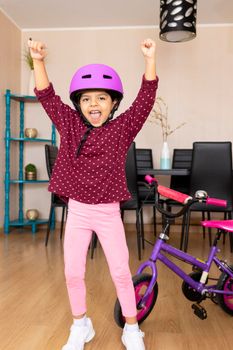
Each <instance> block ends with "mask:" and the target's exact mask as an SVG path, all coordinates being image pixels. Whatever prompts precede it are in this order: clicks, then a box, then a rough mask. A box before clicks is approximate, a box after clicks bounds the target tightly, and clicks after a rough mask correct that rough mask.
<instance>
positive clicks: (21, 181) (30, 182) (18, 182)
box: [9, 180, 49, 184]
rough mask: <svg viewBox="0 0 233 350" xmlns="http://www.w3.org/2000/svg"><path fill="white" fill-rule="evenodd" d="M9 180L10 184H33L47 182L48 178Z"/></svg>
mask: <svg viewBox="0 0 233 350" xmlns="http://www.w3.org/2000/svg"><path fill="white" fill-rule="evenodd" d="M9 182H10V183H12V184H33V183H38V182H39V183H44V182H49V180H10V181H9Z"/></svg>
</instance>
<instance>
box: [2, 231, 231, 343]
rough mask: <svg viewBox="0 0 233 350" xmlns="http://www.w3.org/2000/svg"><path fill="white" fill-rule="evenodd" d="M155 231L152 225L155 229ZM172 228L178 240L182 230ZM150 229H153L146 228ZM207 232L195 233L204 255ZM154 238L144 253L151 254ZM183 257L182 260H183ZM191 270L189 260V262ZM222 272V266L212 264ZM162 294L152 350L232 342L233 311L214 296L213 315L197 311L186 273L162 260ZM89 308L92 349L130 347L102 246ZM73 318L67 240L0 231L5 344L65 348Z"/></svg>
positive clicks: (150, 327) (93, 265) (194, 246)
mask: <svg viewBox="0 0 233 350" xmlns="http://www.w3.org/2000/svg"><path fill="white" fill-rule="evenodd" d="M148 231H149V230H148ZM176 231H177V232H172V233H171V242H172V243H173V244H174V245H176V246H178V244H179V233H178V230H177V228H176ZM147 237H148V238H149V239H153V235H152V234H151V233H150V232H147ZM135 238H136V237H135V231H134V227H133V229H132V227H130V229H127V241H128V245H129V249H130V262H131V270H132V273H133V274H134V273H135V272H136V270H137V267H138V266H139V261H138V259H137V254H136V239H135ZM219 247H220V248H221V249H222V253H221V254H222V255H223V256H224V257H226V258H227V259H228V261H230V262H231V263H233V254H230V251H229V242H228V239H227V242H226V245H225V246H223V245H222V243H220V245H219ZM207 249H208V240H207V239H206V240H205V241H204V240H203V238H202V234H201V232H200V230H199V232H195V233H194V232H193V233H191V239H190V249H189V252H192V253H193V254H195V255H196V256H198V257H200V258H203V257H205V252H206V251H207ZM150 251H151V246H150V245H147V246H146V249H145V251H144V253H143V256H144V258H145V259H146V257H148V256H149V253H150ZM183 265H184V264H183V263H182V262H180V266H183ZM188 270H190V267H188ZM213 273H214V274H216V271H213ZM158 283H159V295H158V299H157V303H156V305H155V308H154V310H153V312H152V314H151V315H150V317H149V318H148V319H147V320H146V321H145V322H144V323H143V324H142V326H141V328H142V330H143V331H145V332H146V337H145V344H146V349H147V350H149V349H150V350H152V349H153V350H154V349H155V350H199V349H201V350H209V349H211V350H232V349H233V317H231V316H229V315H227V314H226V313H224V312H223V310H222V309H221V308H220V307H219V306H217V305H215V304H213V303H212V302H211V301H206V302H204V304H203V305H204V306H205V308H206V309H207V311H208V318H207V319H206V320H204V321H202V320H200V319H198V318H197V317H196V316H195V315H194V314H193V312H192V309H191V302H189V301H188V300H186V299H185V297H184V296H183V294H182V292H181V288H180V287H181V280H180V279H179V278H178V277H177V276H175V275H173V274H172V273H171V272H170V271H168V269H166V268H165V267H164V266H161V265H159V278H158ZM87 288H88V306H89V313H88V314H89V315H90V316H91V318H92V320H93V324H94V327H95V330H96V336H95V338H94V339H93V341H92V342H91V343H89V344H87V345H86V347H85V350H91V349H92V350H113V349H114V350H123V349H124V347H123V346H122V345H121V341H120V336H121V329H120V328H118V326H117V325H116V324H115V322H114V319H113V307H114V302H115V298H116V295H115V290H114V287H113V283H112V281H111V279H110V276H109V272H108V267H107V265H106V261H105V258H104V255H103V252H102V249H101V247H100V246H98V247H97V249H96V251H95V256H94V260H91V259H90V256H89V257H88V260H87ZM71 322H72V319H71V314H70V309H69V302H68V298H67V292H66V287H65V283H64V274H63V248H62V244H61V242H60V241H59V238H58V233H55V235H54V236H52V237H51V239H50V241H49V245H48V247H47V249H46V248H45V246H44V231H43V230H41V231H40V232H38V233H36V234H35V235H32V234H31V232H30V231H27V230H24V231H22V230H14V231H12V232H11V233H10V235H9V236H5V235H3V234H0V349H2V350H60V349H61V347H62V345H63V344H64V343H65V342H66V339H67V336H68V332H69V327H70V325H71Z"/></svg>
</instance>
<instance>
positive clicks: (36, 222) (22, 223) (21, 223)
mask: <svg viewBox="0 0 233 350" xmlns="http://www.w3.org/2000/svg"><path fill="white" fill-rule="evenodd" d="M47 223H48V219H38V220H27V219H25V220H23V221H19V220H12V221H10V226H28V225H41V224H47Z"/></svg>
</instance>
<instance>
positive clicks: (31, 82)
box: [28, 69, 35, 96]
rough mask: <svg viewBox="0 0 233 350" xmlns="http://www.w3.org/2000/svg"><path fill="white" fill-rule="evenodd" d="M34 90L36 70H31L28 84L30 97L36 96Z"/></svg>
mask: <svg viewBox="0 0 233 350" xmlns="http://www.w3.org/2000/svg"><path fill="white" fill-rule="evenodd" d="M34 88H35V78H34V70H33V69H31V71H30V76H29V82H28V95H29V96H35V93H34Z"/></svg>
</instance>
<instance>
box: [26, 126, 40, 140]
mask: <svg viewBox="0 0 233 350" xmlns="http://www.w3.org/2000/svg"><path fill="white" fill-rule="evenodd" d="M24 134H25V136H26V137H28V138H29V139H34V138H36V137H37V130H36V129H35V128H26V129H25V131H24Z"/></svg>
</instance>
